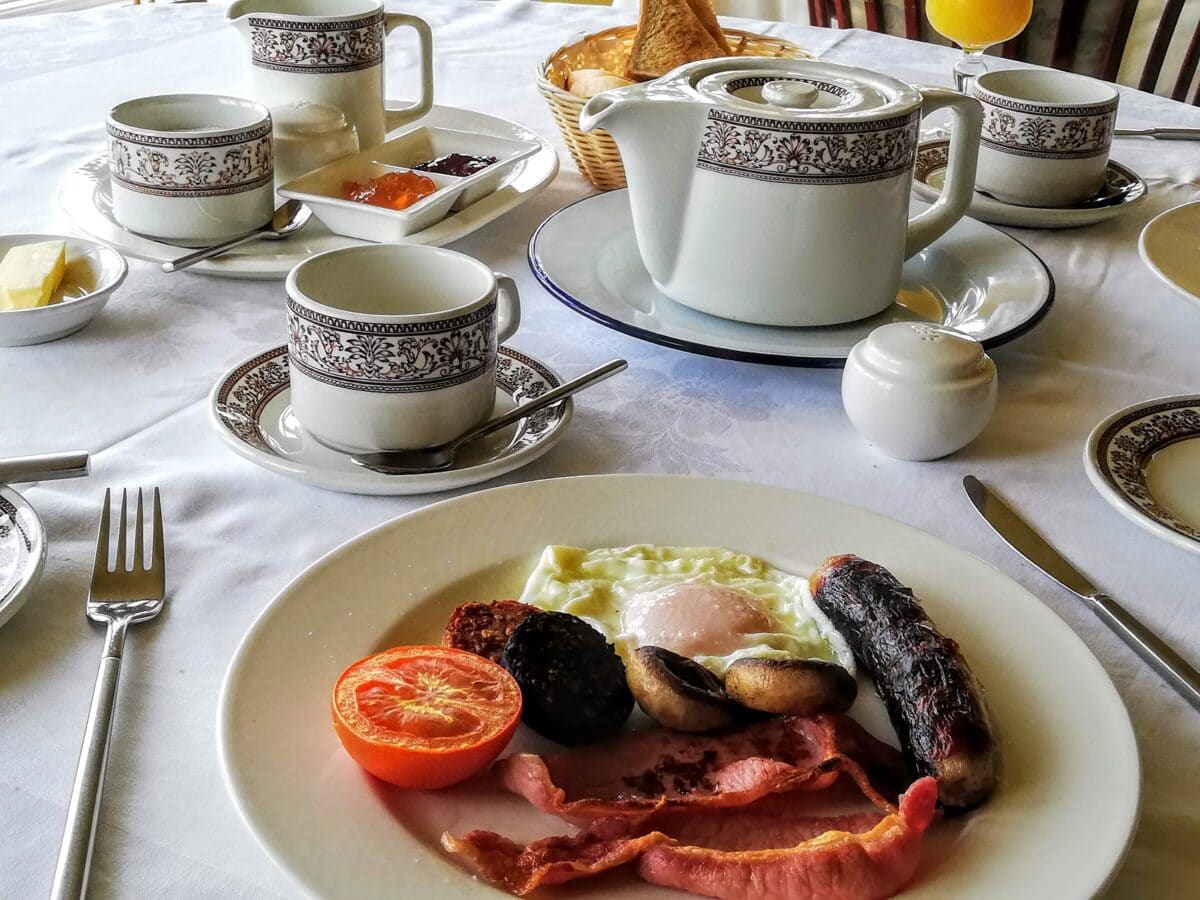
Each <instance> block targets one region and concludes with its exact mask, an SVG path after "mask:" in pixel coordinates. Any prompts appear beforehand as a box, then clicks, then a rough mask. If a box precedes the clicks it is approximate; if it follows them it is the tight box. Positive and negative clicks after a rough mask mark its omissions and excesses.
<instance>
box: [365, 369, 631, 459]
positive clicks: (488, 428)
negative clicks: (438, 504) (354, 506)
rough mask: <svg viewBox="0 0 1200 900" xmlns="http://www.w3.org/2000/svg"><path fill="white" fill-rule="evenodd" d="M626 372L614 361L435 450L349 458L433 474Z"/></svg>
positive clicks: (373, 454) (398, 451) (390, 452)
mask: <svg viewBox="0 0 1200 900" xmlns="http://www.w3.org/2000/svg"><path fill="white" fill-rule="evenodd" d="M627 368H629V363H627V362H626V361H625V360H623V359H614V360H613V361H612V362H607V363H605V364H604V365H602V366H600V367H599V368H596V369H592V371H590V372H588V373H586V374H584V375H580V376H579V377H578V378H575V379H572V380H571V381H568V382H567V383H566V384H561V385H559V386H558V387H556V388H554V389H553V390H550V391H546V393H544V394H542V396H540V397H538V398H536V399H534V400H530V401H529V402H528V403H522V404H521V405H520V406H518V407H517V408H516V409H514V410H513V411H512V412H508V413H505V414H504V415H502V416H497V417H496V418H495V419H489V420H488V421H487V422H484V423H483V424H482V425H480V426H478V427H476V428H472V429H471V430H470V431H468V432H467V433H466V434H463V435H459V436H458V437H456V438H455V439H454V440H452V441H448V442H446V443H445V444H439V445H438V446H436V447H422V448H421V449H419V450H383V451H380V452H377V453H359V454H356V455H354V456H351V457H350V460H351V461H352V462H353V463H354V464H355V465H357V466H362V467H363V468H364V469H370V470H371V471H372V472H379V473H380V474H382V475H420V474H422V473H424V472H437V471H439V470H441V469H448V468H450V466H452V465H454V455H455V454H456V453H458V451H459V450H461V449H462V448H463V447H465V446H466V445H467V444H469V443H471V442H472V441H474V440H476V439H477V438H481V437H483V436H484V435H485V434H491V433H492V432H493V431H498V430H499V429H501V428H504V427H505V426H508V425H512V424H513V423H514V422H519V421H520V420H521V419H524V418H526V417H527V416H529V415H531V414H533V413H535V412H537V411H538V410H540V409H545V408H546V407H548V406H553V405H554V404H555V403H558V402H559V401H560V400H563V399H564V398H566V397H570V396H571V395H572V394H577V393H578V392H579V391H582V390H583V389H584V388H586V387H591V386H592V385H593V384H597V383H599V382H601V381H603V380H604V379H606V378H610V377H611V376H613V375H616V374H617V373H618V372H620V371H623V370H624V369H627Z"/></svg>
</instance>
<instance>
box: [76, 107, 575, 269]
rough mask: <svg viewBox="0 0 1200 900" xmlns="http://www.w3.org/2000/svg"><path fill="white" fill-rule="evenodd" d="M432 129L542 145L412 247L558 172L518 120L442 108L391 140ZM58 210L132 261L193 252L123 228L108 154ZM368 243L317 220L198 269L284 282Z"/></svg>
mask: <svg viewBox="0 0 1200 900" xmlns="http://www.w3.org/2000/svg"><path fill="white" fill-rule="evenodd" d="M427 126H437V127H441V128H448V129H453V130H456V131H469V132H473V133H476V134H483V135H490V136H493V137H500V138H508V139H510V140H516V141H528V142H533V143H536V144H537V145H538V150H537V152H536V153H534V154H533V155H532V156H530V157H529V158H528V159H525V160H523V161H521V162H519V163H517V164H516V166H515V167H514V168H513V170H512V172H511V173H510V174H509V175H508V177H507V180H506V181H505V182H504V183H503V184H501V185H500V187H499V188H497V189H496V191H495V192H494V193H491V194H489V195H488V196H486V197H484V198H483V199H481V200H480V201H479V202H477V203H474V204H472V205H470V206H468V207H466V208H465V209H463V210H462V211H460V212H457V213H455V212H452V213H451V214H450V215H448V216H446V217H445V218H444V219H442V220H441V221H439V222H436V223H435V224H433V225H430V226H429V227H428V228H425V229H423V230H421V231H417V232H414V233H413V234H410V235H408V236H407V237H405V238H404V243H408V244H429V245H431V246H434V247H440V246H442V245H443V244H448V243H450V242H451V241H457V240H459V239H460V238H463V237H466V236H467V235H468V234H470V233H471V232H473V231H475V230H477V229H479V228H482V227H483V226H484V225H486V224H487V223H488V222H491V221H492V220H493V219H495V218H497V217H498V216H501V215H503V214H504V213H506V212H508V211H509V210H511V209H513V208H515V207H517V206H519V205H521V204H522V203H524V202H525V201H526V200H529V199H530V198H532V197H534V196H536V195H537V194H538V193H539V192H541V190H542V189H543V188H545V187H546V185H548V184H549V183H550V182H551V181H553V180H554V176H555V175H557V174H558V156H557V154H556V153H555V152H554V148H553V147H552V146H551V145H550V143H549V142H548V141H547V140H546V139H545V138H542V137H540V136H539V135H537V134H535V133H534V132H532V131H530V130H529V129H528V128H525V127H524V126H522V125H518V124H516V123H515V122H509V121H507V120H506V119H500V118H497V117H495V116H488V115H484V114H483V113H477V112H472V111H470V110H466V109H458V108H456V107H453V106H435V107H433V109H431V110H430V111H429V113H428V114H427V115H425V116H423V117H422V118H421V119H420V120H418V121H417V122H415V123H412V124H411V125H408V126H405V129H404V130H402V131H399V132H397V133H396V134H394V135H391V137H392V138H395V137H399V136H400V135H402V134H405V133H407V132H408V131H412V130H415V129H417V128H424V127H427ZM58 205H59V206H60V207H61V208H62V210H63V212H65V213H66V214H67V216H69V217H70V219H71V220H72V221H73V222H74V223H75V224H76V225H77V226H78V227H79V228H80V229H82V230H83V231H85V232H87V233H88V234H90V235H92V236H93V237H96V238H99V239H100V240H102V241H107V242H108V243H110V244H112V245H113V246H114V247H116V249H118V250H119V251H121V252H122V253H124V254H125V255H126V256H132V257H135V258H137V259H145V260H149V261H150V262H156V263H163V262H169V261H170V260H173V259H176V258H178V257H180V256H182V255H184V253H186V252H187V250H186V249H185V248H181V247H177V246H175V245H173V244H164V243H161V242H160V241H157V240H154V239H152V238H148V237H143V236H141V235H137V234H133V233H132V232H130V231H127V230H126V229H125V228H123V227H121V225H120V224H118V223H117V220H116V219H114V218H113V215H112V186H111V180H110V178H109V171H108V155H107V154H101V155H100V156H96V157H93V158H92V159H90V160H88V161H87V162H86V163H84V164H83V165H82V166H80V167H79V168H77V169H76V170H75V171H73V172H71V173H70V174H69V175H67V176H66V178H64V179H63V180H62V181H61V182H60V183H59V186H58ZM362 243H365V242H364V241H360V240H358V239H356V238H349V237H342V236H340V235H336V234H334V233H333V232H331V231H330V230H329V229H328V228H326V227H325V225H323V224H322V223H321V222H319V221H316V220H315V219H314V221H311V222H309V223H308V225H306V226H305V227H304V228H302V229H301V230H300V231H298V232H297V233H296V234H294V235H292V236H291V237H289V238H286V239H284V240H280V241H252V242H251V243H249V244H244V245H242V246H241V247H238V248H236V249H234V250H231V251H230V252H228V253H226V254H224V255H222V256H220V257H218V258H217V259H210V260H205V261H204V262H200V263H197V264H196V265H194V266H192V268H191V271H193V272H199V273H203V274H206V275H218V276H222V277H226V278H252V279H282V278H285V277H287V273H288V272H290V271H291V270H292V268H293V267H294V266H295V265H296V264H297V263H299V262H300V261H302V260H304V259H306V258H308V257H309V256H312V255H313V254H315V253H321V252H323V251H325V250H336V249H338V248H340V247H353V246H356V245H358V244H362Z"/></svg>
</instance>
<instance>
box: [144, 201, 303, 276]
mask: <svg viewBox="0 0 1200 900" xmlns="http://www.w3.org/2000/svg"><path fill="white" fill-rule="evenodd" d="M311 218H312V210H311V209H309V208H308V207H307V206H305V205H304V204H303V203H302V202H301V201H299V200H289V201H288V202H287V203H285V204H283V206H281V207H279V209H277V210H275V214H274V215H273V216H271V223H270V224H269V225H264V226H263V227H262V228H259V229H257V230H255V231H251V232H250V233H249V234H243V235H241V236H240V237H235V238H230V239H229V240H227V241H222V242H221V243H219V244H213V245H212V246H211V247H205V248H203V249H201V250H197V251H196V252H195V253H189V254H188V255H187V256H181V257H179V258H178V259H173V260H171V261H170V262H165V263H163V264H162V270H163V271H164V272H178V271H180V270H181V269H186V268H187V267H188V266H194V265H195V264H196V263H198V262H201V261H203V260H206V259H212V258H213V257H214V256H220V255H221V254H222V253H224V252H225V251H226V250H232V249H233V248H234V247H240V246H241V245H242V244H248V243H250V242H251V241H258V240H264V241H278V240H280V239H281V238H285V237H287V236H288V235H290V234H295V233H296V232H297V231H299V230H300V229H301V228H303V227H304V226H305V225H307V224H308V220H309V219H311Z"/></svg>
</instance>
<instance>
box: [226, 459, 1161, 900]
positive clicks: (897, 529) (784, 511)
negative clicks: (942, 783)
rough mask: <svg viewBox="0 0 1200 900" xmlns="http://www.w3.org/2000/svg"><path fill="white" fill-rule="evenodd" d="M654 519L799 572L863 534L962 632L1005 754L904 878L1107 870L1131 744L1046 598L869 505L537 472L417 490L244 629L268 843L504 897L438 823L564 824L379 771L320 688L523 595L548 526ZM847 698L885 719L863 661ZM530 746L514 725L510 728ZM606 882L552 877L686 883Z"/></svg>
mask: <svg viewBox="0 0 1200 900" xmlns="http://www.w3.org/2000/svg"><path fill="white" fill-rule="evenodd" d="M968 514H969V513H968V512H967V511H966V510H965V509H964V510H963V512H962V515H963V516H966V515H968ZM644 541H651V542H656V543H661V544H678V545H699V546H708V545H723V546H727V547H732V548H737V549H740V550H743V551H745V552H748V553H752V554H756V555H759V556H761V557H763V558H764V559H766V560H767V561H768V562H770V563H772V564H773V565H776V566H778V567H780V568H782V569H784V570H786V571H790V572H795V573H799V574H808V573H809V572H811V571H812V570H813V569H814V568H815V567H816V566H817V565H818V564H819V563H820V562H821V560H822V559H823V558H825V557H826V556H828V555H830V554H833V553H846V552H855V553H858V554H860V555H862V556H865V557H867V558H868V559H873V560H875V561H877V562H879V563H881V564H883V565H885V566H887V567H888V568H889V569H891V570H892V571H893V572H894V573H895V574H896V575H897V577H899V578H901V579H902V580H903V581H905V582H906V583H907V584H908V585H910V586H911V587H912V588H913V589H914V590H915V591H916V592H917V594H918V595H919V596H921V597H922V598H923V600H924V602H925V605H926V608H927V609H928V611H929V613H930V615H931V616H932V617H933V619H934V620H935V621H936V622H937V623H938V624H939V625H940V626H941V627H942V628H943V629H944V630H945V631H946V632H947V633H948V634H949V635H951V636H952V637H954V638H955V639H956V640H957V641H959V643H960V644H961V646H962V649H963V652H964V653H965V654H966V657H967V659H968V660H969V661H970V664H971V667H972V669H973V670H974V671H975V673H976V674H977V675H978V676H979V678H980V679H981V681H982V682H983V684H984V685H985V687H986V689H987V691H988V694H987V696H988V702H989V705H990V707H991V709H992V713H993V717H994V720H995V723H996V727H997V731H998V732H999V735H1000V740H1001V750H1002V753H1003V768H1002V775H1001V780H1000V784H999V786H998V788H997V790H996V792H995V794H994V795H993V796H992V797H991V798H990V799H989V800H988V802H987V803H986V804H985V805H984V806H983V807H981V808H979V809H978V810H976V811H974V812H972V813H970V814H969V815H966V816H960V817H956V818H947V819H944V820H941V821H940V822H938V823H937V824H936V825H935V826H934V827H933V828H932V829H931V831H930V833H929V835H928V837H927V840H926V843H925V845H924V848H923V850H922V862H921V866H920V869H919V870H918V872H917V875H916V877H915V879H914V881H913V883H912V886H911V890H910V891H909V892H908V896H913V897H916V896H919V897H921V898H924V900H934V898H954V900H961V898H965V897H970V898H972V900H989V898H997V900H999V898H1003V900H1011V898H1014V897H1018V898H1019V897H1054V898H1056V900H1075V898H1088V897H1092V896H1093V895H1095V894H1096V893H1097V892H1099V891H1100V890H1101V888H1102V887H1103V886H1104V885H1105V884H1106V883H1107V881H1108V880H1109V878H1110V877H1111V875H1112V874H1113V872H1114V871H1115V870H1116V868H1117V866H1118V865H1119V864H1120V861H1121V858H1122V855H1123V854H1124V852H1125V849H1126V847H1127V845H1128V843H1129V840H1130V838H1131V836H1132V834H1133V829H1134V825H1135V822H1136V820H1137V810H1138V796H1139V768H1138V755H1137V745H1136V744H1135V742H1134V736H1133V730H1132V728H1131V726H1130V723H1129V717H1128V715H1127V713H1126V711H1125V707H1124V706H1123V705H1122V703H1121V699H1120V697H1118V695H1117V692H1116V690H1115V689H1114V688H1113V685H1112V682H1111V681H1109V678H1108V676H1107V675H1106V674H1105V672H1104V670H1103V669H1102V668H1101V666H1100V664H1099V663H1098V662H1097V661H1096V659H1095V657H1094V656H1092V654H1091V653H1090V651H1089V650H1088V649H1087V647H1086V646H1085V645H1084V644H1083V642H1082V641H1081V640H1080V639H1079V638H1078V637H1076V636H1075V634H1074V633H1073V632H1072V631H1071V629H1070V628H1068V627H1067V626H1066V625H1065V624H1064V623H1063V622H1062V620H1060V619H1059V618H1058V617H1057V616H1055V615H1054V613H1052V612H1051V611H1050V610H1049V608H1047V607H1046V606H1044V605H1043V604H1042V603H1041V602H1040V601H1038V600H1037V598H1035V597H1034V596H1032V595H1031V594H1029V593H1028V592H1027V591H1026V590H1025V589H1024V588H1022V587H1021V586H1020V585H1018V584H1017V583H1016V582H1014V581H1012V580H1010V579H1009V578H1007V577H1006V576H1004V575H1002V574H1001V573H1000V572H998V571H997V570H996V569H993V568H992V567H991V566H989V565H987V564H986V563H984V562H983V561H982V560H980V559H978V558H976V557H974V556H972V555H970V554H969V553H965V552H963V551H962V550H957V549H955V548H954V547H951V546H949V545H947V544H945V543H943V542H942V541H940V540H938V539H936V538H934V537H932V536H931V535H928V534H925V533H923V532H921V531H918V530H917V529H915V528H911V527H909V526H907V525H903V524H901V523H900V522H897V521H894V520H892V519H887V518H884V517H882V516H879V515H876V514H874V513H870V512H867V511H865V510H862V509H858V508H855V507H852V506H847V505H845V504H842V503H838V502H836V501H833V500H828V499H824V498H821V497H815V496H811V495H808V494H801V493H796V492H792V491H787V490H782V489H780V488H775V487H769V486H765V485H755V484H747V483H744V482H734V481H718V480H713V479H703V478H687V477H671V476H638V475H609V476H592V477H584V478H562V479H555V480H550V481H537V482H529V483H525V484H519V485H513V486H510V487H502V488H496V489H494V490H489V491H481V492H478V493H473V494H467V495H465V496H462V497H457V498H455V499H452V500H447V501H445V502H443V503H438V504H435V505H432V506H426V507H424V508H422V509H419V510H417V511H415V512H413V513H410V514H409V515H406V516H402V517H401V518H399V519H396V520H394V521H392V522H389V523H385V524H384V525H381V526H380V527H378V528H375V529H373V530H372V531H369V532H367V533H366V534H364V535H362V536H361V537H358V538H356V539H354V540H352V541H350V542H349V543H347V544H345V545H343V546H342V547H340V548H338V549H337V550H334V551H333V552H332V553H330V554H329V555H327V556H326V557H325V558H323V559H321V560H320V561H318V562H316V563H314V564H313V565H312V566H311V567H310V568H309V569H308V570H307V571H305V572H304V573H302V574H301V575H300V576H299V577H298V578H296V579H295V580H294V581H293V582H292V583H291V584H290V585H288V586H287V587H286V588H284V589H283V591H282V592H281V593H280V594H279V596H278V597H276V598H275V599H274V600H273V601H272V602H271V604H270V605H269V606H268V607H267V608H266V609H265V610H264V611H263V613H262V614H261V615H260V616H259V618H258V620H257V621H256V622H255V623H254V625H253V626H252V627H251V628H250V631H249V633H248V634H247V635H246V637H245V639H244V640H243V641H242V644H241V646H240V647H239V648H238V651H237V653H236V655H235V656H234V659H233V661H232V663H231V665H230V667H229V672H228V674H227V675H226V678H225V685H224V687H223V689H222V694H221V702H220V708H219V711H218V714H217V734H218V742H219V751H220V758H221V766H222V769H223V771H224V774H225V778H226V781H227V784H228V786H229V789H230V791H231V792H232V794H233V797H234V800H235V802H236V803H237V806H238V809H239V810H240V811H241V814H242V816H243V818H244V819H245V821H246V823H247V825H248V826H249V827H250V829H251V830H252V831H253V832H254V834H255V835H256V837H257V838H258V840H259V841H260V842H261V843H262V845H263V847H264V848H265V849H266V851H267V852H268V853H269V854H270V855H271V857H272V858H273V859H274V860H275V862H276V863H278V864H279V866H280V867H281V868H282V869H283V870H284V871H285V872H287V873H288V874H289V875H290V876H292V877H293V878H294V879H295V880H296V881H297V882H298V883H299V884H301V885H303V887H304V889H305V890H307V891H308V892H310V893H312V894H314V895H316V896H320V897H355V898H359V900H368V898H376V897H378V898H394V897H439V898H444V900H451V898H475V897H479V898H485V897H486V898H495V897H498V896H501V895H500V894H499V892H497V891H496V890H495V889H493V888H491V887H489V886H488V885H486V884H484V883H482V882H481V881H478V880H476V879H475V878H473V877H471V876H470V875H469V874H467V873H466V872H465V871H463V870H462V869H460V868H458V867H457V866H456V865H455V863H454V862H453V860H451V859H450V858H449V857H447V856H446V855H445V854H444V853H443V852H442V851H441V850H440V849H439V848H438V844H437V841H438V837H439V835H440V834H441V833H442V831H443V830H450V831H453V832H456V833H462V832H465V831H468V830H470V829H472V828H492V829H494V830H498V831H501V832H502V833H505V834H508V835H511V836H514V837H517V838H518V839H528V838H532V837H536V836H539V835H545V834H563V833H566V832H567V830H568V829H566V828H565V827H564V824H563V823H562V822H561V821H559V820H557V819H555V818H552V817H550V816H546V815H543V814H540V813H537V812H535V811H534V810H532V808H531V807H530V806H529V804H528V803H526V802H525V801H524V800H523V799H521V798H519V797H516V796H514V795H509V794H503V793H500V792H499V791H494V790H488V789H486V788H483V787H481V786H479V785H460V786H457V787H454V788H450V789H447V790H443V791H433V792H406V791H400V790H396V789H393V788H390V787H388V786H386V785H384V784H382V783H380V782H377V781H375V780H373V779H372V778H370V777H369V776H367V775H365V774H364V773H363V772H362V771H361V770H360V769H359V768H358V767H357V766H356V765H355V764H354V763H353V762H352V761H351V760H350V758H349V757H348V756H347V755H346V753H345V752H344V751H343V750H342V748H341V745H340V744H339V743H338V740H337V738H336V737H335V735H334V733H333V727H332V725H331V723H330V716H329V696H330V690H331V689H332V686H333V683H334V681H335V680H336V679H337V677H338V675H339V674H340V673H341V672H342V670H343V669H344V668H345V667H346V666H348V665H349V664H350V663H352V662H354V661H355V660H357V659H360V658H362V657H363V656H365V655H367V654H369V653H371V652H374V651H378V650H382V649H385V648H387V647H392V646H396V645H401V644H416V643H438V642H439V638H440V635H441V630H442V628H443V626H444V625H445V622H446V619H447V617H448V616H449V613H450V611H451V610H452V609H453V607H454V606H455V605H456V604H459V603H465V602H468V601H488V600H493V599H496V598H500V597H514V596H518V595H519V591H520V589H521V587H522V585H523V584H524V581H525V577H526V575H527V573H528V571H529V568H530V567H531V566H532V565H533V563H534V562H535V561H536V558H537V555H538V554H539V553H540V551H541V550H542V548H543V547H545V546H546V545H547V544H551V543H556V544H574V545H578V546H582V547H601V546H620V545H627V544H631V543H637V542H644ZM281 686H286V690H281ZM852 714H853V715H854V716H855V718H858V719H859V720H860V721H862V722H863V723H864V724H865V725H866V726H867V727H868V728H870V729H871V730H872V731H874V732H875V733H876V734H878V735H879V736H881V737H883V738H885V739H889V740H894V734H893V733H892V731H891V729H890V726H889V725H888V724H887V719H886V716H885V715H884V714H883V710H882V704H880V702H879V700H878V698H877V697H876V696H875V694H874V691H873V690H872V689H871V688H870V687H869V686H868V685H867V684H866V683H864V684H863V685H862V689H861V690H860V692H859V700H858V702H857V703H856V704H855V707H854V709H853V710H852ZM531 745H532V741H531V740H530V736H529V733H528V731H526V730H525V729H521V730H520V731H519V732H518V735H517V738H516V739H515V741H514V743H513V744H512V745H510V749H512V750H518V749H525V748H528V747H530V746H531ZM595 882H597V883H592V884H587V883H584V882H577V883H575V884H572V885H570V886H568V887H566V888H563V889H561V890H556V891H554V892H553V893H554V895H555V896H558V897H583V896H586V897H606V898H607V897H620V898H634V897H636V898H651V897H666V896H677V895H673V894H669V893H668V892H666V891H664V890H661V889H658V888H654V887H650V886H648V885H646V884H645V883H643V882H640V881H638V880H637V879H636V878H635V877H634V876H633V875H632V874H630V873H625V874H620V875H611V876H607V877H605V878H603V879H596V880H595Z"/></svg>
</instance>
